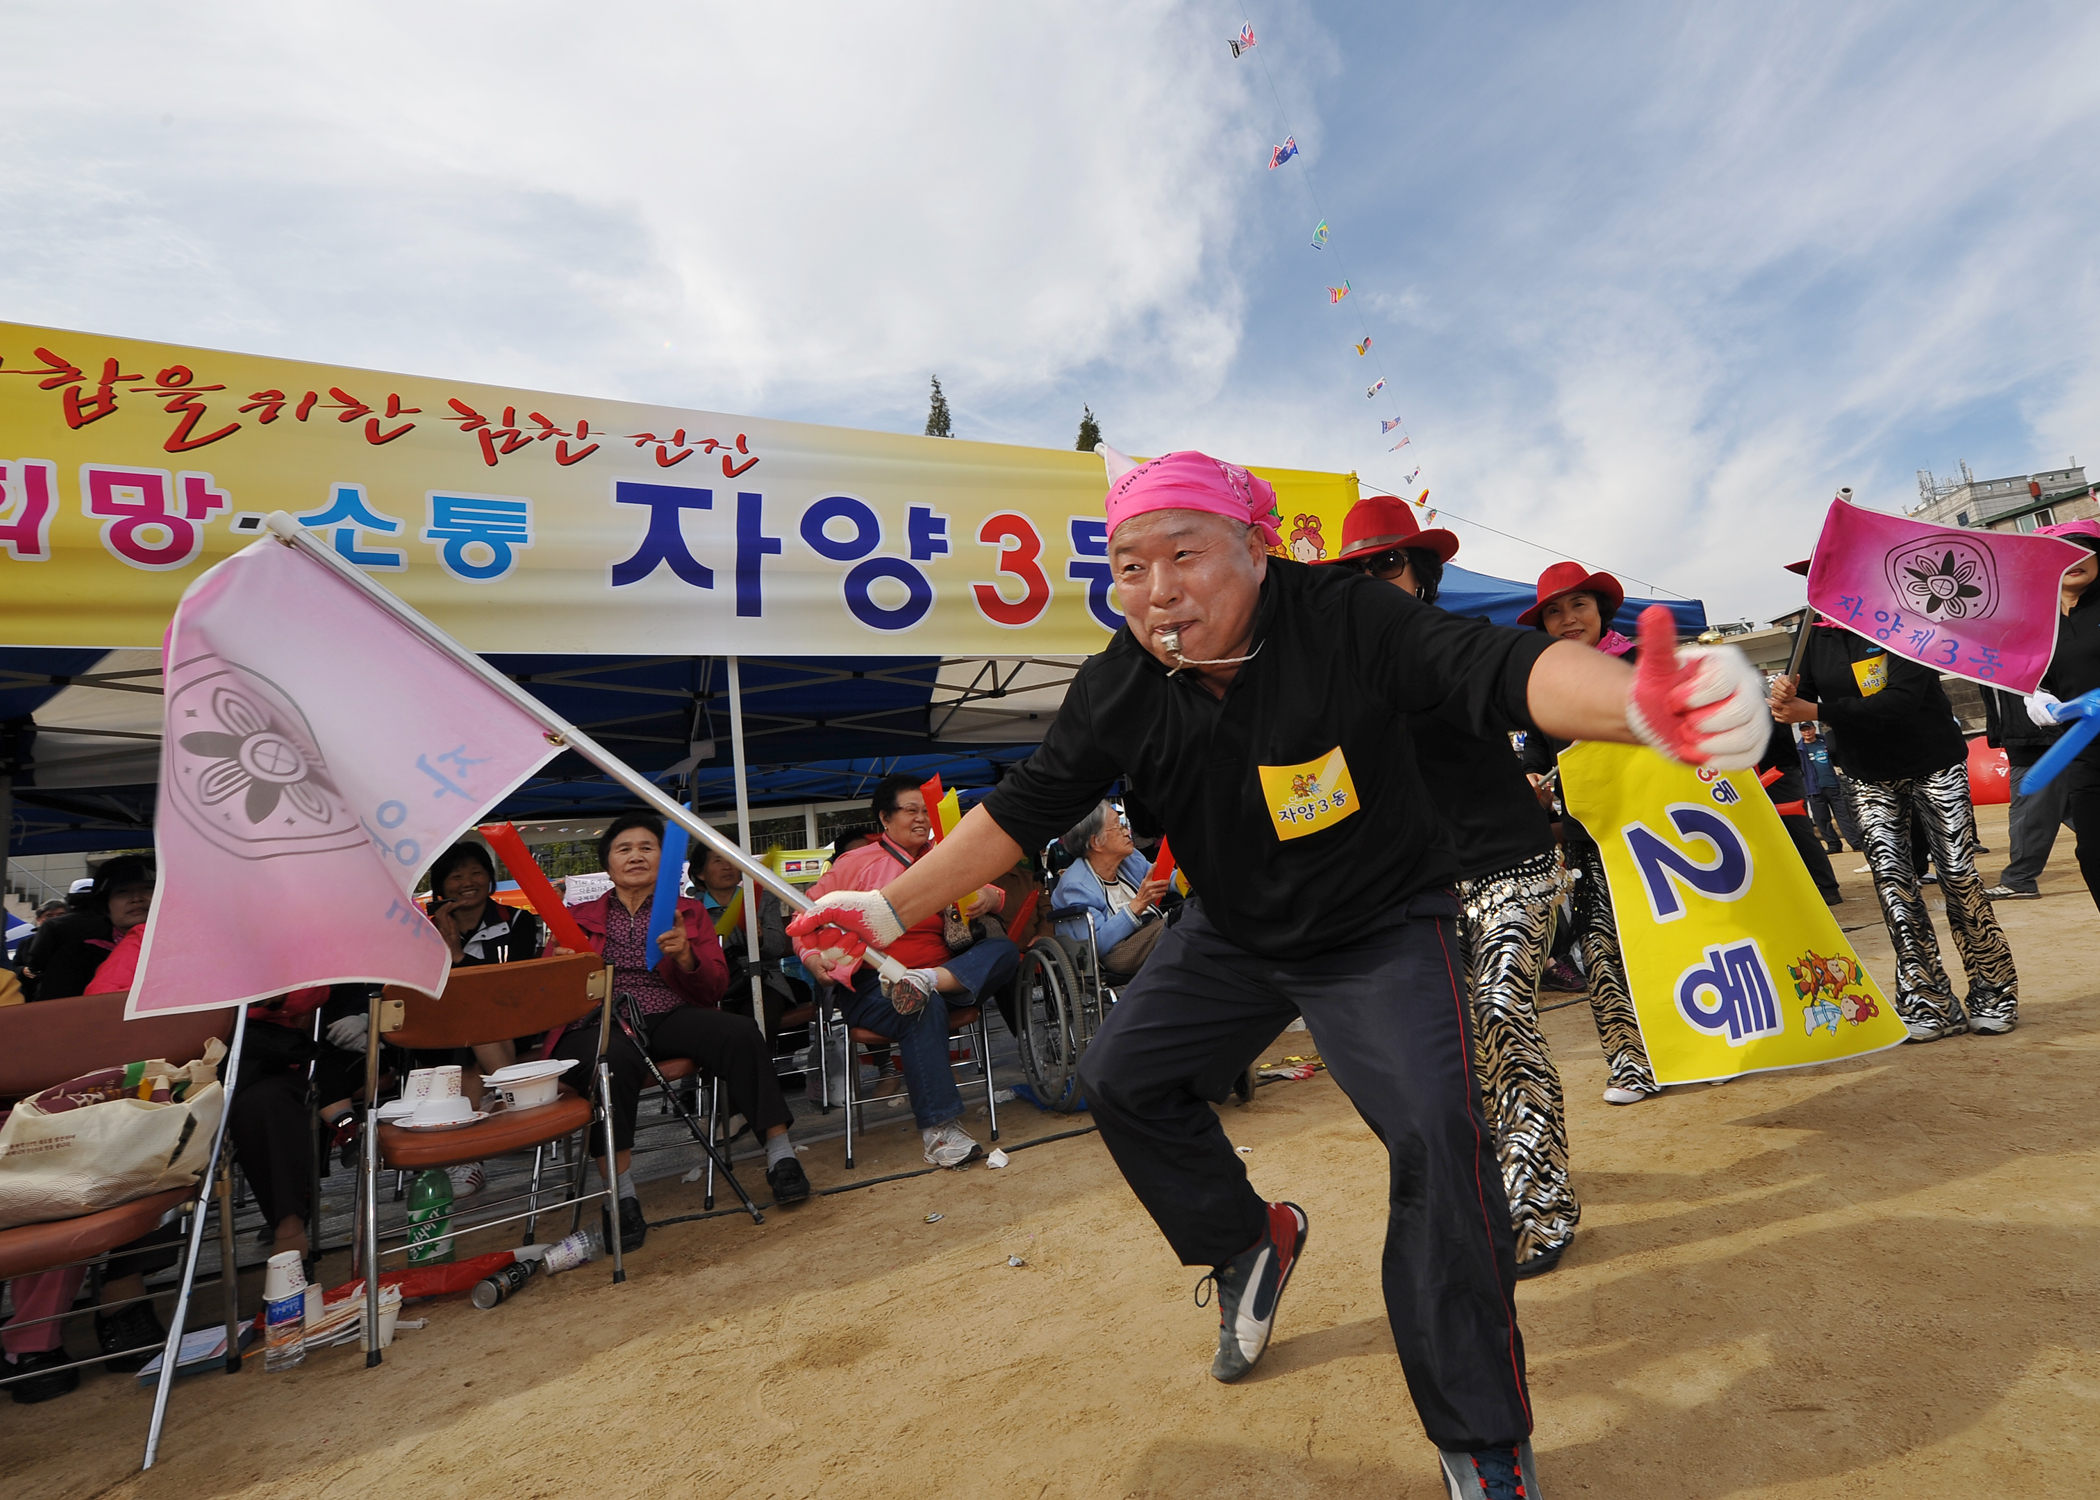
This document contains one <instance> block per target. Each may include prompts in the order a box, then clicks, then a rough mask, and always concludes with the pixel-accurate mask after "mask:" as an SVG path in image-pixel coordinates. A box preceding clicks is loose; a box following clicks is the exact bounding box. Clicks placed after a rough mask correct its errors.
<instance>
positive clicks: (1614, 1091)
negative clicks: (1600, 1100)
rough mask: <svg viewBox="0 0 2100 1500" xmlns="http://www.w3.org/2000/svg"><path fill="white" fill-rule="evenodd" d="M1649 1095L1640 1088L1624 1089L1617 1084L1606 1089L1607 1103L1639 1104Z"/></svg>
mask: <svg viewBox="0 0 2100 1500" xmlns="http://www.w3.org/2000/svg"><path fill="white" fill-rule="evenodd" d="M1647 1097H1648V1096H1647V1095H1646V1094H1644V1093H1642V1092H1641V1091H1640V1090H1639V1089H1622V1088H1620V1087H1619V1086H1618V1085H1617V1084H1613V1085H1612V1086H1611V1087H1610V1088H1608V1089H1606V1090H1605V1091H1604V1102H1605V1103H1606V1104H1638V1103H1640V1102H1641V1101H1642V1100H1643V1099H1645V1098H1647Z"/></svg>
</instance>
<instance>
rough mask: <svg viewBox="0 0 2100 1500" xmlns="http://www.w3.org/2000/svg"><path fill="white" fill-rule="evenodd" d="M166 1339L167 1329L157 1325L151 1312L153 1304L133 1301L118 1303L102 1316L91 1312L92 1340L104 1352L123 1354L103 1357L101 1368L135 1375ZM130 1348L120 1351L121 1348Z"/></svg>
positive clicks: (158, 1321)
mask: <svg viewBox="0 0 2100 1500" xmlns="http://www.w3.org/2000/svg"><path fill="white" fill-rule="evenodd" d="M167 1342H168V1330H167V1329H165V1328H163V1327H161V1326H160V1319H158V1318H156V1317H155V1316H153V1304H152V1303H150V1302H134V1303H132V1304H131V1305H130V1306H129V1307H120V1308H118V1309H117V1310H116V1311H115V1312H113V1313H111V1314H109V1316H107V1317H104V1316H103V1315H102V1314H101V1313H99V1312H98V1313H96V1314H95V1344H96V1346H97V1347H98V1348H99V1349H101V1351H102V1352H103V1353H104V1354H123V1355H124V1357H123V1358H122V1359H105V1360H104V1361H103V1362H102V1368H103V1369H105V1370H115V1371H117V1372H118V1373H120V1374H124V1375H135V1374H137V1373H138V1372H139V1371H140V1370H143V1369H145V1368H146V1363H147V1361H148V1360H150V1359H152V1358H153V1356H154V1355H156V1354H158V1353H160V1351H161V1349H162V1347H163V1346H164V1345H165V1344H166V1343H167ZM127 1349H128V1350H131V1351H132V1352H131V1353H129V1354H124V1351H125V1350H127Z"/></svg>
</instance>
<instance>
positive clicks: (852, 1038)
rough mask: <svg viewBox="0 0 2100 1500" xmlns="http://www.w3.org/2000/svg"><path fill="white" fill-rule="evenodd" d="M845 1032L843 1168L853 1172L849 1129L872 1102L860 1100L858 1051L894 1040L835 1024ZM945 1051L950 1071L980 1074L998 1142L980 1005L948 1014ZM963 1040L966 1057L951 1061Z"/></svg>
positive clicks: (988, 1042)
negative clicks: (973, 1068)
mask: <svg viewBox="0 0 2100 1500" xmlns="http://www.w3.org/2000/svg"><path fill="white" fill-rule="evenodd" d="M836 1024H837V1025H839V1026H840V1027H843V1028H844V1030H845V1033H846V1169H847V1170H848V1171H851V1170H852V1169H853V1127H854V1124H855V1123H856V1121H857V1119H858V1115H859V1111H860V1110H862V1109H864V1108H865V1107H866V1106H867V1105H869V1104H870V1103H872V1102H873V1101H872V1100H867V1099H863V1098H861V1097H860V1049H861V1048H863V1047H894V1046H895V1045H896V1044H897V1039H896V1038H895V1037H891V1036H884V1035H883V1034H882V1033H881V1032H879V1031H871V1030H869V1029H868V1028H867V1027H865V1026H848V1025H846V1023H845V1022H844V1021H839V1022H837V1023H836ZM948 1026H949V1031H948V1052H949V1063H948V1066H949V1068H950V1069H951V1070H953V1069H959V1068H967V1067H970V1066H971V1065H972V1064H974V1065H975V1066H976V1067H977V1070H978V1071H979V1072H981V1073H983V1074H984V1109H985V1115H986V1117H987V1118H988V1120H989V1121H990V1123H991V1129H992V1139H993V1140H995V1141H996V1140H998V1139H999V1101H998V1100H997V1099H996V1098H995V1097H994V1096H993V1092H992V1048H991V1034H990V1032H989V1031H988V1030H987V1028H986V1026H985V1021H984V1007H983V1006H981V1005H965V1006H958V1007H957V1008H956V1009H954V1010H951V1011H949V1012H948ZM961 1041H967V1042H968V1043H969V1047H970V1055H969V1057H967V1058H966V1059H964V1060H963V1061H961V1062H956V1061H955V1060H954V1053H955V1044H956V1043H957V1042H961Z"/></svg>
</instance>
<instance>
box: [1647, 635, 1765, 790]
mask: <svg viewBox="0 0 2100 1500" xmlns="http://www.w3.org/2000/svg"><path fill="white" fill-rule="evenodd" d="M1626 723H1627V725H1628V727H1629V728H1631V729H1632V730H1633V732H1634V733H1635V734H1636V735H1638V736H1639V737H1640V739H1641V742H1642V743H1643V744H1645V745H1649V746H1652V747H1653V748H1655V749H1657V750H1660V751H1661V752H1662V753H1663V754H1665V755H1667V756H1669V757H1670V758H1671V759H1672V760H1680V761H1683V762H1684V763H1685V764H1686V765H1689V766H1713V767H1716V768H1717V769H1720V770H1723V771H1743V770H1748V769H1749V768H1750V767H1752V766H1754V765H1756V764H1757V763H1758V761H1760V760H1761V759H1763V758H1764V753H1765V746H1766V744H1767V743H1768V742H1769V741H1770V740H1771V738H1772V711H1771V709H1770V708H1769V707H1768V706H1767V704H1766V702H1765V679H1764V676H1763V674H1762V673H1760V672H1759V671H1758V670H1757V668H1755V667H1753V666H1751V665H1750V660H1749V658H1748V657H1746V656H1744V655H1743V653H1742V652H1741V651H1739V650H1737V649H1736V648H1735V647H1733V646H1686V647H1683V648H1682V649H1680V648H1679V647H1678V645H1677V627H1676V624H1675V622H1674V621H1673V620H1672V619H1671V617H1670V612H1669V610H1667V609H1665V608H1664V607H1663V606H1662V605H1660V604H1651V605H1649V606H1648V607H1647V608H1646V609H1644V610H1642V611H1641V658H1640V660H1639V661H1637V662H1636V663H1634V669H1633V693H1632V695H1631V696H1630V697H1629V698H1628V699H1627V701H1626Z"/></svg>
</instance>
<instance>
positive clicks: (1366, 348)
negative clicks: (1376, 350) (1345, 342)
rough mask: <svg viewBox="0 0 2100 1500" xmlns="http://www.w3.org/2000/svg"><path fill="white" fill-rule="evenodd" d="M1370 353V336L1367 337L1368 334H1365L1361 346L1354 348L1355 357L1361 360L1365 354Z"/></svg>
mask: <svg viewBox="0 0 2100 1500" xmlns="http://www.w3.org/2000/svg"><path fill="white" fill-rule="evenodd" d="M1370 352H1371V336H1370V335H1369V334H1368V333H1367V334H1365V335H1364V341H1363V342H1362V343H1361V344H1358V345H1357V346H1356V353H1357V357H1358V358H1359V359H1361V358H1362V357H1363V356H1364V355H1366V354H1369V353H1370Z"/></svg>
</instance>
